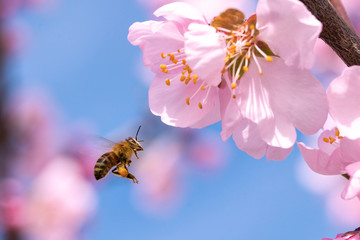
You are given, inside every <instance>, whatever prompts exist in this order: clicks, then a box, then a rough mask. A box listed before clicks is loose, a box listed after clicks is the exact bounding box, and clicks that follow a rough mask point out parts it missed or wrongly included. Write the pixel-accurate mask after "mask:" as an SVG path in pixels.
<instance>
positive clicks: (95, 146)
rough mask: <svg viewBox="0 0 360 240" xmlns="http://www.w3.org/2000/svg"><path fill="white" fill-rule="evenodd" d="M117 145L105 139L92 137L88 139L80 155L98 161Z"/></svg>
mask: <svg viewBox="0 0 360 240" xmlns="http://www.w3.org/2000/svg"><path fill="white" fill-rule="evenodd" d="M115 144H116V143H115V142H113V141H111V140H109V139H106V138H103V137H91V138H89V139H87V141H86V144H85V147H83V148H82V149H81V151H80V154H81V155H83V156H86V157H87V158H90V159H92V160H97V159H99V157H101V155H103V154H104V153H106V152H110V151H111V150H112V148H113V147H114V145H115Z"/></svg>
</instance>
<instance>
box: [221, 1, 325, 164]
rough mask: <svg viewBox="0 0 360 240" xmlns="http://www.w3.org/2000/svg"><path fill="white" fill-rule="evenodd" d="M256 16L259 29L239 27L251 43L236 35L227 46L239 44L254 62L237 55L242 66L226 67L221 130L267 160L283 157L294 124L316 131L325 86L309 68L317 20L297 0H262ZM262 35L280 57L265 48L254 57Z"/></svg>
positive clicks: (318, 28)
mask: <svg viewBox="0 0 360 240" xmlns="http://www.w3.org/2000/svg"><path fill="white" fill-rule="evenodd" d="M289 9H291V10H289ZM256 17H257V23H256V28H255V29H257V30H258V31H259V33H258V35H256V34H255V33H256V31H255V32H254V31H251V28H250V30H249V29H248V28H247V25H245V26H244V30H243V29H242V28H240V31H239V33H238V35H239V37H238V38H240V39H242V38H243V37H241V35H242V34H244V33H243V32H242V31H245V33H246V34H247V35H246V37H248V34H250V36H251V39H252V40H251V41H254V46H253V47H248V46H247V40H246V41H245V40H244V41H243V40H242V41H239V40H237V42H236V45H234V44H232V45H231V46H230V47H232V46H233V45H234V46H236V48H240V49H242V51H244V53H243V54H245V55H247V56H249V58H250V60H251V61H252V64H251V65H248V61H247V60H245V61H244V60H241V61H242V62H243V63H244V64H243V65H242V64H240V65H239V66H241V67H242V66H244V67H243V69H240V68H238V69H235V70H234V69H233V71H232V72H230V70H231V68H229V69H228V74H225V75H224V76H225V78H226V86H222V87H221V92H220V94H221V95H220V101H221V120H222V128H223V131H222V133H221V136H222V138H223V140H226V139H228V138H229V137H230V136H231V135H232V134H233V139H234V141H235V143H236V145H237V146H238V147H239V148H240V149H241V150H243V151H245V152H247V153H248V154H249V155H251V156H252V157H254V158H261V157H263V156H264V155H266V157H267V159H269V160H283V159H285V158H286V156H287V155H288V154H289V153H290V152H291V150H292V147H293V144H294V143H295V140H296V131H295V128H297V129H299V130H300V131H301V132H303V133H305V134H314V133H315V132H316V131H318V130H319V129H320V128H321V127H322V125H323V124H324V122H325V120H326V115H327V111H328V107H327V102H326V95H325V90H324V88H323V87H322V86H321V84H320V83H319V82H318V81H317V80H316V78H315V77H314V76H313V75H312V74H311V72H310V70H309V68H310V67H311V66H312V64H313V61H314V54H313V48H314V44H315V42H316V39H317V38H318V35H319V33H320V31H321V23H320V22H319V21H318V20H316V19H315V17H314V16H313V15H311V13H310V12H309V11H308V10H307V9H306V7H305V6H304V5H303V4H302V3H301V2H299V1H295V0H291V1H281V2H280V1H267V0H260V1H259V2H258V5H257V10H256ZM253 27H254V26H253ZM231 33H232V34H235V35H236V34H237V33H236V32H235V31H232V32H231ZM236 36H237V35H236ZM246 37H245V38H246ZM260 41H263V42H265V43H267V44H268V45H269V48H270V49H271V50H272V51H273V52H274V54H276V55H278V56H279V57H277V56H272V57H271V56H268V55H266V54H265V53H264V54H263V57H256V56H255V54H254V53H253V51H255V50H254V49H257V51H259V50H258V49H259V48H260V46H263V44H262V43H261V42H260ZM257 45H259V46H257ZM240 52H241V51H240ZM231 54H232V53H231ZM232 55H233V54H232ZM232 55H231V57H232ZM240 57H241V58H243V57H242V55H240ZM240 57H236V55H235V57H233V58H234V60H233V61H235V60H236V58H239V60H237V61H240ZM250 60H249V61H250ZM229 66H231V64H229ZM245 67H246V68H245ZM244 68H245V70H244ZM242 71H244V74H243V75H241V72H242ZM239 78H240V80H238V79H239Z"/></svg>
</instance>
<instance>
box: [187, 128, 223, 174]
mask: <svg viewBox="0 0 360 240" xmlns="http://www.w3.org/2000/svg"><path fill="white" fill-rule="evenodd" d="M185 142H186V143H187V146H186V150H185V152H186V155H185V156H187V158H186V159H187V160H188V165H189V168H191V169H192V168H195V169H194V170H192V171H194V172H195V173H196V174H199V173H205V174H208V173H210V174H211V173H218V172H220V171H221V170H222V169H223V168H224V167H225V166H226V164H227V163H228V161H227V159H228V155H229V149H228V148H227V145H225V144H223V143H222V141H221V138H220V136H219V135H218V134H217V133H215V132H212V131H208V130H205V129H203V130H201V133H199V134H193V137H192V139H191V140H190V141H187V140H185Z"/></svg>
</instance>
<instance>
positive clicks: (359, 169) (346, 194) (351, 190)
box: [341, 161, 360, 200]
mask: <svg viewBox="0 0 360 240" xmlns="http://www.w3.org/2000/svg"><path fill="white" fill-rule="evenodd" d="M346 171H347V173H348V174H349V175H350V180H349V183H348V184H347V186H346V187H345V189H344V191H343V192H342V194H341V197H342V198H344V199H345V200H347V199H351V198H354V197H356V196H357V195H359V194H360V161H358V162H355V163H353V164H350V165H349V166H347V167H346Z"/></svg>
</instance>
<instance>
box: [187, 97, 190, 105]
mask: <svg viewBox="0 0 360 240" xmlns="http://www.w3.org/2000/svg"><path fill="white" fill-rule="evenodd" d="M186 104H187V105H190V98H189V97H188V98H187V99H186Z"/></svg>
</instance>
